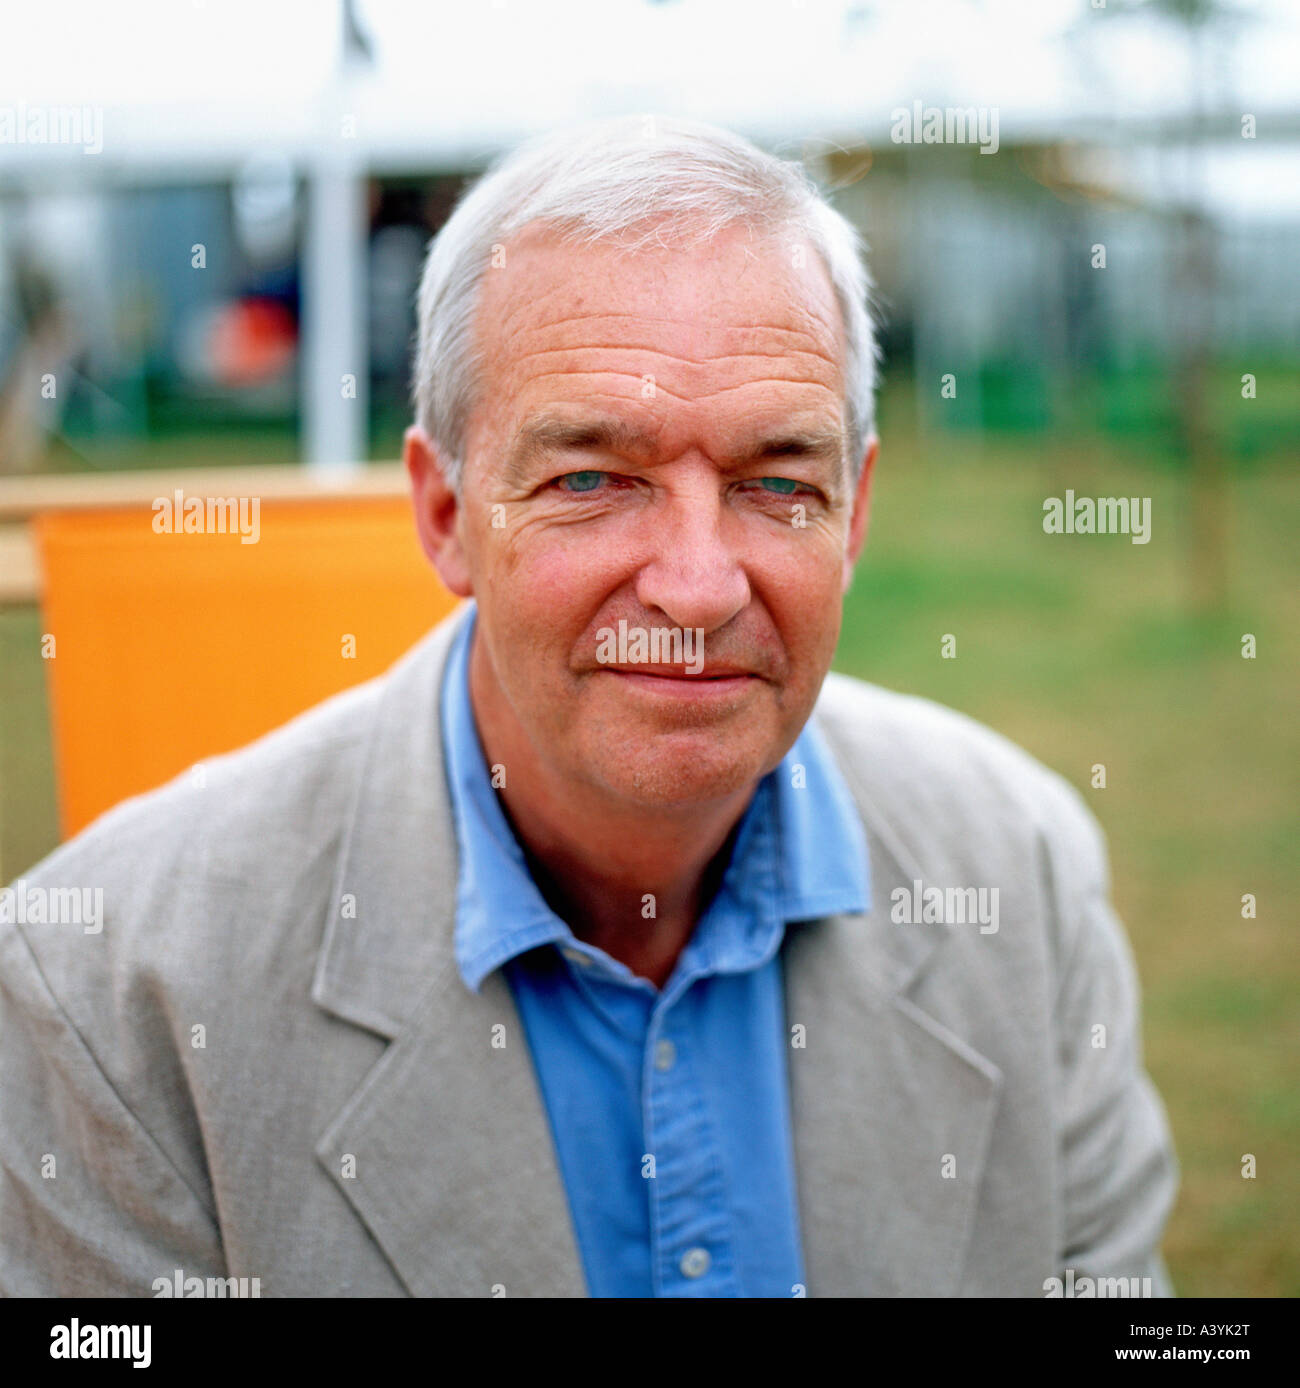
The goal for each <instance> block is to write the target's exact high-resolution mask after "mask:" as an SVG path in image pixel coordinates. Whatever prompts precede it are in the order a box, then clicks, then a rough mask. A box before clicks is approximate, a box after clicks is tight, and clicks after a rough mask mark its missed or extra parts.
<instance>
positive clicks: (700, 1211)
mask: <svg viewBox="0 0 1300 1388" xmlns="http://www.w3.org/2000/svg"><path fill="white" fill-rule="evenodd" d="M867 288H868V285H867V277H866V271H865V268H864V265H863V262H862V259H861V256H860V248H859V246H858V243H857V240H856V237H855V235H854V232H853V231H852V229H851V228H850V226H849V225H848V224H847V223H846V222H845V221H844V220H843V219H842V218H841V217H840V216H839V215H838V214H837V213H835V212H834V211H833V210H832V209H831V208H830V207H829V206H828V205H827V204H826V203H825V202H823V201H822V199H821V198H820V196H819V195H818V193H817V192H816V190H815V188H814V187H813V186H812V185H811V183H810V182H809V181H808V180H807V179H806V177H805V176H804V175H803V174H802V172H801V171H800V170H799V169H798V168H797V167H796V166H794V165H791V164H787V163H784V162H782V161H779V160H777V159H774V158H772V157H770V156H768V155H766V154H764V153H762V152H760V151H759V150H757V149H755V148H754V147H753V146H752V145H750V144H749V143H747V142H746V141H744V140H741V139H739V138H737V137H735V136H733V135H731V134H728V133H725V132H723V131H719V130H715V129H712V128H710V127H705V126H699V125H695V124H692V123H687V122H669V121H660V122H654V121H641V120H631V121H629V120H617V121H613V122H599V123H596V124H595V125H591V126H586V127H582V128H580V129H579V130H577V131H568V132H563V133H561V134H559V135H556V136H550V137H547V138H544V139H542V140H540V141H538V142H535V143H533V144H531V145H528V146H525V147H524V148H522V149H521V150H519V151H516V152H515V153H514V154H513V155H512V156H511V157H509V158H507V159H506V160H505V161H504V162H503V163H501V164H500V165H498V166H497V167H496V168H495V169H494V170H493V171H492V172H490V173H489V174H488V175H487V176H486V177H485V178H484V179H483V180H481V181H480V182H479V183H478V184H477V185H476V186H475V188H474V189H473V190H472V191H471V192H470V193H469V195H468V196H467V197H466V198H465V199H464V200H463V201H462V202H461V204H460V205H459V207H458V208H457V209H456V211H455V213H454V214H453V216H452V217H451V219H450V221H449V222H448V224H447V225H446V226H445V227H444V228H443V230H442V232H441V233H440V234H439V236H438V237H437V238H436V240H435V242H434V244H433V246H432V248H431V252H430V255H429V259H428V263H427V267H426V270H425V274H424V279H423V283H422V286H421V291H420V345H419V361H418V368H417V372H416V376H417V383H416V389H417V397H418V423H417V424H416V425H415V426H414V427H413V428H412V429H411V430H410V431H409V432H408V434H407V437H406V454H405V456H406V463H407V467H408V470H409V473H410V477H411V483H412V491H413V498H414V509H415V517H416V523H417V526H418V529H419V533H420V537H421V540H422V542H423V545H424V548H425V550H426V551H427V553H428V555H429V558H430V560H431V561H432V563H433V564H434V565H435V566H436V568H437V570H438V573H439V574H440V575H441V577H442V579H443V581H444V582H445V583H446V585H447V586H448V587H449V588H450V589H451V590H452V591H453V592H454V593H456V594H458V595H461V596H463V597H464V598H466V599H470V600H471V601H468V602H466V603H465V604H463V605H462V607H461V609H460V610H459V611H458V612H457V613H456V614H455V615H454V616H453V617H452V618H451V619H450V620H448V621H447V622H446V623H444V624H443V625H442V626H440V627H439V628H437V629H436V630H435V631H433V632H432V633H431V634H430V635H429V636H428V637H427V638H426V639H425V640H424V641H423V642H421V643H420V644H419V645H418V646H417V647H416V648H415V649H414V650H413V651H412V652H411V653H410V654H408V655H407V656H406V657H405V658H404V659H403V660H402V661H401V662H400V663H399V664H398V665H397V666H396V667H394V669H393V670H392V671H391V672H390V673H389V674H388V675H386V676H385V677H383V678H382V679H379V680H377V681H374V682H372V683H371V684H369V685H365V686H362V687H361V688H359V689H356V690H353V691H350V692H348V693H346V694H343V695H341V696H339V697H338V698H335V699H333V700H331V701H330V702H328V703H326V704H324V705H322V706H321V707H320V708H318V709H315V710H313V711H311V712H309V713H307V714H305V715H304V716H302V717H301V718H299V719H297V720H296V721H295V722H293V723H291V724H290V725H289V726H287V727H286V728H284V729H281V730H279V731H277V732H275V733H273V734H271V735H270V736H269V737H267V738H264V739H263V740H262V741H260V742H258V743H257V744H255V745H254V746H252V747H250V748H247V749H245V750H243V751H241V752H238V753H236V754H234V755H231V756H229V757H226V758H224V759H221V760H220V761H218V762H216V763H213V764H212V765H211V767H210V774H209V776H208V779H207V784H206V785H205V786H203V787H198V786H195V785H194V784H192V783H191V782H190V781H188V780H185V781H178V782H176V783H174V784H173V785H171V786H169V787H166V788H164V789H162V790H161V791H158V792H155V793H153V794H151V795H147V796H144V797H141V798H139V799H137V800H135V801H132V802H129V803H128V804H126V805H123V806H121V807H120V808H118V809H117V810H115V811H113V812H112V813H111V814H109V815H107V816H105V817H104V818H103V819H102V820H101V821H100V822H99V823H98V824H96V825H95V826H93V827H92V828H91V829H90V830H89V831H88V832H87V833H85V834H83V835H82V836H81V837H80V838H79V839H77V840H75V841H74V842H73V843H71V844H69V845H67V846H65V847H64V848H63V849H61V850H59V851H58V852H57V853H55V854H54V855H53V856H52V857H51V858H49V859H48V860H47V861H46V862H45V863H44V864H43V865H42V866H41V867H40V868H39V869H37V870H36V871H34V872H33V873H31V874H29V875H28V879H27V880H28V885H29V890H30V888H31V887H32V886H33V885H34V886H36V887H37V888H38V889H41V888H46V889H50V888H54V887H57V886H60V885H73V884H76V885H82V884H87V883H88V884H91V885H102V886H103V888H104V902H105V907H104V911H105V924H104V928H103V930H102V932H101V933H100V934H99V935H96V936H93V937H87V936H84V935H82V934H79V933H74V932H68V931H60V930H59V929H57V928H54V927H41V926H32V925H28V926H25V927H20V926H18V925H16V924H7V925H5V926H4V927H3V936H2V937H0V938H2V939H3V945H2V949H0V982H2V983H3V991H2V995H0V996H2V1008H3V1010H2V1011H0V1038H2V1039H0V1088H2V1089H3V1094H4V1114H3V1126H2V1129H0V1142H2V1143H3V1153H2V1155H3V1163H2V1165H3V1185H0V1291H3V1292H5V1293H11V1294H12V1293H19V1294H23V1293H26V1294H48V1293H60V1294H73V1293H75V1294H86V1293H90V1294H94V1293H113V1294H124V1295H142V1296H148V1295H150V1294H151V1293H153V1292H154V1291H157V1292H158V1294H162V1293H163V1292H165V1291H171V1290H173V1289H175V1288H177V1287H190V1286H193V1287H194V1288H196V1289H198V1290H202V1289H204V1288H205V1287H211V1286H212V1285H213V1284H212V1283H211V1282H209V1281H208V1279H220V1278H247V1279H250V1284H251V1279H254V1278H256V1279H258V1281H259V1284H260V1289H261V1292H262V1294H263V1295H340V1294H348V1295H367V1296H375V1295H379V1296H382V1295H400V1294H403V1293H410V1294H414V1295H420V1296H424V1295H437V1296H452V1295H468V1296H476V1295H477V1296H492V1295H497V1296H501V1295H506V1296H516V1295H583V1294H588V1295H593V1296H782V1297H787V1296H802V1295H805V1294H809V1295H822V1296H846V1295H847V1296H854V1295H956V1294H985V1295H994V1296H1042V1295H1044V1294H1045V1293H1048V1294H1050V1293H1051V1292H1052V1290H1053V1289H1056V1290H1059V1285H1058V1283H1057V1282H1056V1281H1054V1279H1060V1280H1061V1281H1062V1282H1063V1281H1064V1280H1065V1279H1067V1278H1068V1279H1070V1286H1071V1287H1072V1288H1073V1289H1076V1294H1077V1289H1078V1288H1079V1287H1081V1286H1082V1285H1083V1281H1082V1280H1081V1279H1091V1280H1092V1281H1093V1282H1097V1283H1098V1285H1100V1286H1101V1287H1102V1289H1103V1294H1104V1293H1105V1288H1106V1287H1107V1286H1109V1287H1110V1288H1112V1289H1113V1291H1114V1292H1115V1293H1118V1292H1119V1291H1122V1292H1123V1293H1124V1294H1133V1295H1141V1294H1144V1293H1145V1294H1152V1293H1160V1292H1163V1291H1166V1290H1168V1287H1167V1282H1166V1278H1165V1273H1164V1269H1163V1266H1162V1264H1161V1260H1160V1257H1159V1253H1158V1242H1159V1238H1160V1233H1161V1229H1162V1226H1163V1224H1164V1220H1165V1217H1166V1214H1167V1212H1168V1209H1169V1205H1170V1202H1171V1199H1172V1195H1173V1191H1174V1187H1175V1181H1176V1178H1175V1165H1174V1159H1173V1155H1172V1150H1171V1146H1170V1141H1169V1136H1168V1131H1167V1127H1166V1123H1165V1119H1164V1115H1163V1111H1162V1108H1161V1105H1160V1101H1159V1099H1158V1098H1157V1096H1156V1094H1155V1092H1154V1091H1153V1089H1152V1087H1151V1084H1150V1082H1149V1081H1148V1079H1147V1078H1146V1076H1145V1075H1144V1073H1143V1070H1142V1066H1141V1059H1140V1046H1139V1035H1138V1013H1137V1002H1136V996H1135V987H1134V974H1133V968H1132V963H1131V959H1130V955H1129V951H1128V946H1127V943H1126V941H1125V938H1124V935H1123V933H1122V930H1121V928H1120V926H1119V924H1118V922H1117V921H1116V919H1115V917H1114V915H1113V914H1112V912H1111V910H1110V908H1109V906H1108V904H1107V882H1106V866H1105V854H1104V848H1103V844H1102V840H1101V837H1100V835H1099V833H1098V830H1097V828H1096V826H1095V824H1094V823H1093V821H1092V819H1091V817H1090V816H1089V814H1088V812H1087V811H1086V810H1085V809H1084V808H1083V806H1082V804H1081V802H1080V800H1079V798H1078V796H1077V795H1076V794H1075V793H1074V792H1073V791H1072V790H1071V789H1070V788H1069V787H1068V786H1067V785H1066V784H1065V783H1064V782H1063V781H1062V780H1060V779H1059V778H1058V777H1057V776H1055V775H1054V774H1052V773H1050V772H1048V771H1047V770H1045V769H1044V768H1042V767H1041V766H1039V765H1038V764H1036V763H1035V762H1033V761H1032V760H1031V759H1030V758H1029V757H1027V756H1026V755H1025V754H1023V753H1022V752H1020V751H1018V750H1017V749H1016V748H1014V747H1013V746H1011V745H1010V744H1008V743H1006V742H1005V741H1003V740H1002V739H1001V738H1000V737H998V736H996V735H995V734H993V733H991V732H989V731H987V730H985V729H982V728H980V727H978V726H977V725H975V724H973V723H971V722H969V721H968V720H967V719H965V718H963V717H961V716H959V715H957V714H954V713H951V712H948V711H945V710H943V709H941V708H939V707H936V706H934V705H932V704H929V703H926V702H924V701H921V700H918V699H914V698H907V697H903V696H900V695H896V694H891V693H887V692H885V691H883V690H880V689H877V688H874V687H872V686H869V685H866V684H863V683H860V682H858V681H854V680H850V679H846V678H843V677H838V676H834V675H828V673H827V671H828V669H829V666H830V663H831V658H832V655H833V653H834V650H835V645H836V640H837V637H838V633H839V625H840V615H841V601H842V597H843V593H844V591H845V589H846V587H847V585H848V583H849V579H850V575H851V573H852V570H853V565H854V562H855V560H856V559H857V556H858V554H859V551H860V550H861V548H862V544H863V539H864V536H865V533H866V525H867V513H868V497H869V488H870V483H871V475H872V467H873V464H874V462H875V459H876V449H877V444H876V439H875V436H874V430H873V424H872V418H873V413H872V394H873V385H874V367H875V348H874V345H873V340H872V330H871V322H870V318H869V316H868V311H867V306H866V297H867ZM1100 1279H1106V1281H1105V1282H1100ZM1116 1279H1123V1281H1122V1282H1120V1281H1117V1280H1116Z"/></svg>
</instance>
